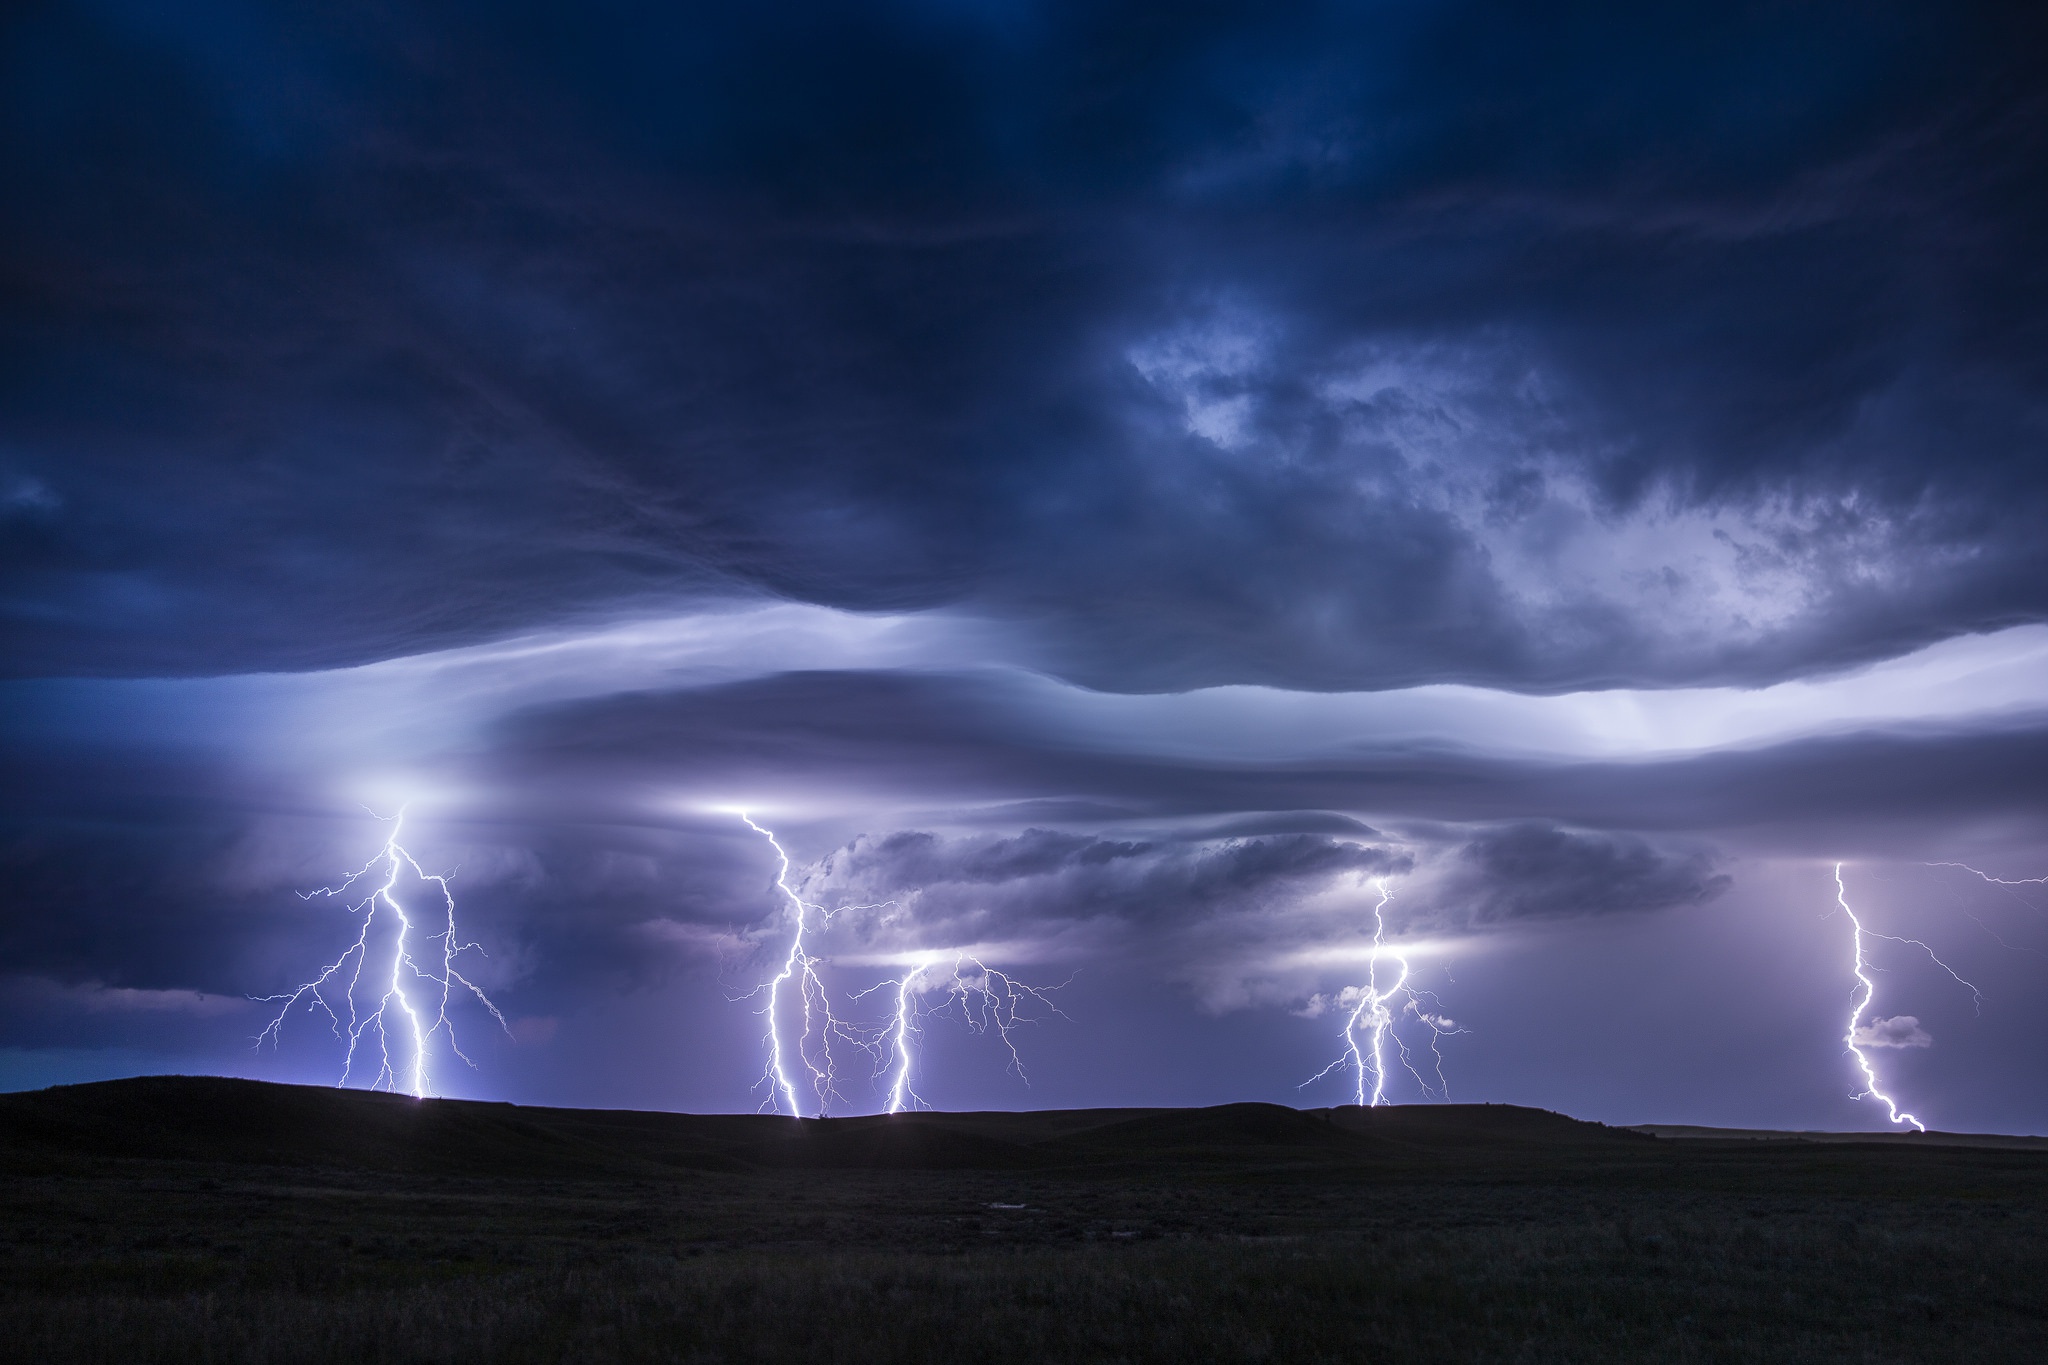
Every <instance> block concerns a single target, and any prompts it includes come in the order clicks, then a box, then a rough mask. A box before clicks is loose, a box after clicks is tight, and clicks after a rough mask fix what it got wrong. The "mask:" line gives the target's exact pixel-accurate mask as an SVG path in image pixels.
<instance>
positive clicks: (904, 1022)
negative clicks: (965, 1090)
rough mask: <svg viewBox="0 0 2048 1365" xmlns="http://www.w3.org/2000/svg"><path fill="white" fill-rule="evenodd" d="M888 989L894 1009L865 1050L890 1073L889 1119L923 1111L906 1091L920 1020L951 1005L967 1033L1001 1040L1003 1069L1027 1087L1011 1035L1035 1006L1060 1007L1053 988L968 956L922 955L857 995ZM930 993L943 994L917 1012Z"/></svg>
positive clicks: (916, 1098)
mask: <svg viewBox="0 0 2048 1365" xmlns="http://www.w3.org/2000/svg"><path fill="white" fill-rule="evenodd" d="M948 956H950V957H951V958H952V960H953V965H952V970H951V971H950V972H946V971H941V970H940V965H941V963H942V962H943V961H944V959H945V958H947V957H948ZM1062 984H1064V983H1062ZM890 986H894V987H895V988H896V1010H895V1013H894V1014H893V1015H892V1016H891V1018H890V1020H889V1022H888V1023H887V1024H886V1025H884V1026H883V1028H882V1030H881V1031H880V1034H879V1037H878V1038H876V1039H875V1040H874V1043H873V1044H871V1045H870V1050H871V1051H874V1052H875V1053H876V1054H877V1056H878V1058H883V1059H886V1060H885V1061H884V1065H885V1066H887V1067H888V1068H889V1069H890V1070H891V1071H892V1073H893V1074H892V1076H891V1079H890V1084H889V1101H888V1112H889V1113H891V1114H900V1113H902V1112H903V1110H904V1109H906V1108H919V1107H923V1106H924V1099H923V1097H921V1096H920V1095H919V1094H918V1093H917V1091H916V1090H915V1089H913V1088H912V1084H911V1072H912V1069H913V1067H914V1066H915V1064H916V1053H915V1049H914V1048H913V1046H912V1039H914V1038H916V1037H917V1036H918V1035H919V1034H920V1033H922V1032H923V1027H924V1021H925V1020H927V1019H932V1018H936V1017H938V1016H939V1015H942V1014H948V1013H950V1012H952V1010H953V1009H954V1007H955V1006H957V1007H958V1008H959V1012H960V1017H961V1019H962V1020H963V1021H964V1022H965V1023H966V1025H967V1027H968V1028H969V1029H971V1030H972V1031H974V1032H976V1033H994V1034H995V1035H996V1036H997V1037H998V1038H1000V1039H1001V1040H1002V1043H1003V1047H1004V1048H1005V1049H1006V1050H1007V1051H1008V1052H1009V1054H1010V1064H1009V1067H1008V1070H1010V1071H1012V1072H1015V1073H1016V1075H1017V1077H1018V1079H1019V1080H1022V1081H1023V1082H1024V1083H1025V1084H1026V1085H1029V1084H1031V1077H1030V1076H1029V1075H1028V1074H1027V1073H1026V1072H1025V1070H1024V1057H1023V1054H1022V1053H1020V1052H1019V1051H1018V1050H1017V1040H1016V1037H1015V1036H1014V1031H1015V1030H1016V1029H1017V1028H1019V1027H1020V1026H1022V1025H1025V1024H1030V1023H1035V1022H1037V1021H1036V1020H1035V1019H1034V1018H1033V1017H1032V1016H1030V1015H1028V1014H1025V1013H1023V1012H1022V1011H1023V1010H1024V1009H1026V1008H1027V1007H1028V1006H1030V1005H1031V1004H1033V1003H1034V1002H1035V1003H1036V1004H1039V1005H1043V1006H1045V1008H1046V1009H1048V1010H1050V1011H1052V1012H1053V1013H1054V1014H1060V1007H1059V1006H1058V1005H1057V1004H1055V1003H1054V1001H1053V999H1052V996H1051V992H1052V991H1056V990H1058V989H1060V987H1059V986H1049V987H1038V986H1031V985H1027V984H1026V983H1024V982H1022V981H1019V980H1018V979H1017V978H1016V977H1014V976H1011V975H1009V974H1008V973H1007V972H1003V971H999V970H997V969H996V968H994V967H990V966H988V965H987V964H986V963H984V962H982V961H981V959H980V958H978V957H976V956H974V955H973V954H972V953H962V952H955V953H950V954H948V953H931V954H928V955H926V956H925V957H924V958H922V959H921V960H919V961H918V962H916V963H914V964H912V966H911V968H910V970H909V971H907V972H905V973H904V974H903V975H902V976H901V977H900V978H898V979H896V980H893V981H884V982H881V983H879V984H878V985H875V986H871V987H869V988H868V989H867V990H865V991H862V992H860V993H859V994H860V995H863V996H864V995H871V994H873V993H874V992H875V991H878V990H883V989H886V988H887V987H890ZM935 993H941V994H943V996H944V998H943V999H942V1000H940V1001H939V1002H938V1003H937V1004H936V1005H933V1006H931V1007H929V1008H923V1007H920V1005H919V1003H918V1001H919V998H920V997H923V996H928V995H932V994H935ZM855 998H856V999H857V998H859V996H856V997H855ZM1061 1017H1063V1018H1064V1017H1065V1016H1064V1015H1062V1016H1061Z"/></svg>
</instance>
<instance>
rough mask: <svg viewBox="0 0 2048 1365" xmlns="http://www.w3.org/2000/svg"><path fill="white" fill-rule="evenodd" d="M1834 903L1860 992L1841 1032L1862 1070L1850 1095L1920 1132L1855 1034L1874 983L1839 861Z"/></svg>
mask: <svg viewBox="0 0 2048 1365" xmlns="http://www.w3.org/2000/svg"><path fill="white" fill-rule="evenodd" d="M1835 903H1836V904H1837V905H1839V906H1841V907H1842V913H1843V914H1845V915H1847V916H1848V917H1849V925H1850V930H1851V934H1852V938H1851V943H1852V946H1853V950H1854V957H1853V960H1852V962H1851V964H1850V969H1851V970H1852V971H1853V972H1854V973H1855V974H1856V980H1857V981H1858V982H1859V983H1860V984H1861V985H1862V988H1863V990H1862V994H1860V995H1858V996H1857V997H1856V1003H1855V1004H1854V1005H1852V1006H1851V1007H1850V1009H1849V1023H1848V1026H1847V1027H1846V1028H1845V1029H1844V1030H1843V1032H1842V1045H1843V1046H1844V1047H1846V1048H1848V1049H1849V1053H1850V1055H1851V1056H1853V1057H1854V1058H1855V1059H1856V1065H1857V1066H1858V1067H1860V1068H1861V1069H1862V1071H1863V1090H1862V1091H1861V1092H1860V1093H1858V1094H1857V1095H1855V1096H1854V1097H1853V1098H1855V1099H1859V1100H1861V1099H1874V1100H1879V1101H1882V1102H1883V1104H1884V1107H1885V1109H1886V1110H1887V1111H1888V1112H1889V1113H1890V1114H1891V1120H1892V1122H1893V1123H1910V1124H1912V1125H1913V1127H1914V1128H1916V1129H1918V1130H1919V1131H1920V1132H1923V1133H1924V1132H1926V1131H1927V1125H1926V1124H1924V1123H1922V1122H1920V1120H1919V1119H1917V1118H1915V1117H1913V1116H1912V1115H1911V1114H1909V1113H1907V1112H1906V1111H1904V1110H1903V1109H1900V1108H1899V1104H1898V1101H1897V1100H1894V1099H1893V1098H1892V1097H1891V1096H1890V1095H1887V1094H1886V1093H1885V1092H1884V1091H1883V1089H1881V1088H1880V1087H1879V1085H1878V1082H1877V1068H1875V1067H1874V1066H1872V1065H1871V1062H1870V1057H1869V1056H1868V1054H1866V1053H1865V1052H1864V1051H1863V1044H1862V1042H1861V1041H1860V1040H1859V1038H1858V1036H1857V1035H1858V1033H1859V1032H1860V1031H1861V1028H1862V1023H1863V1014H1864V1011H1866V1010H1868V1009H1869V1008H1870V1002H1871V1000H1872V999H1873V998H1874V997H1875V996H1876V995H1877V983H1876V982H1874V981H1872V980H1871V979H1870V976H1869V972H1870V970H1871V969H1870V963H1869V961H1868V960H1867V959H1866V958H1865V957H1864V955H1863V933H1864V930H1863V921H1862V920H1860V919H1857V918H1856V912H1855V911H1854V910H1853V909H1851V908H1850V906H1849V888H1848V886H1847V885H1845V884H1844V883H1843V881H1842V865H1841V864H1840V863H1836V864H1835Z"/></svg>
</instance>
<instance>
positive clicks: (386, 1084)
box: [256, 809, 511, 1099]
mask: <svg viewBox="0 0 2048 1365" xmlns="http://www.w3.org/2000/svg"><path fill="white" fill-rule="evenodd" d="M390 826H391V828H390V833H389V835H388V836H387V837H386V838H385V840H384V846H383V848H381V849H379V850H378V851H377V853H376V855H375V856H373V857H372V858H371V859H370V861H368V862H366V863H364V864H363V865H362V866H361V867H359V868H357V869H356V870H355V871H354V872H352V873H350V874H349V875H348V877H347V879H346V880H344V881H342V882H341V883H339V884H338V885H335V886H324V887H321V888H320V889H319V890H318V891H302V892H300V893H299V898H300V899H301V900H316V899H335V898H341V897H345V896H347V895H348V894H349V892H350V891H351V889H352V888H354V887H356V886H358V885H359V884H362V883H364V882H365V881H374V880H375V877H376V875H377V873H378V871H379V869H381V870H382V875H383V881H382V882H381V883H379V884H378V885H376V886H375V887H374V888H373V889H372V890H370V892H369V893H368V894H367V895H365V896H364V897H363V899H362V900H360V901H357V902H356V903H355V904H353V905H350V906H349V912H350V913H351V914H359V915H361V916H362V917H363V921H362V929H361V931H360V932H358V933H357V935H356V939H355V942H354V943H351V944H350V945H349V946H348V947H347V948H346V949H345V950H344V951H343V952H342V954H341V956H340V957H337V958H336V959H335V960H334V961H332V962H330V963H328V964H327V965H326V966H325V967H323V968H322V969H321V970H320V972H319V974H318V975H316V976H314V977H313V978H312V979H311V980H309V981H305V982H302V983H300V984H299V985H298V986H296V987H294V988H293V989H292V990H290V991H286V992H283V993H280V994H277V995H263V996H257V997H256V998H257V999H259V1000H275V1001H282V1002H283V1004H282V1005H280V1006H279V1008H278V1012H277V1016H276V1017H275V1018H273V1019H272V1020H271V1021H270V1023H269V1025H268V1026H267V1027H265V1028H264V1030H263V1032H262V1033H261V1034H259V1035H257V1039H256V1044H257V1046H258V1047H261V1046H262V1045H263V1043H264V1041H265V1040H266V1039H267V1040H268V1041H269V1042H270V1044H271V1045H272V1046H273V1047H275V1046H276V1045H277V1041H278V1035H279V1031H280V1029H281V1028H282V1027H283V1025H284V1021H285V1019H286V1017H287V1016H288V1015H290V1014H291V1012H292V1010H293V1008H294V1007H295V1006H297V1005H298V1004H299V1003H300V1002H301V1001H304V1002H305V1005H306V1008H307V1009H308V1010H319V1011H323V1012H324V1013H325V1014H326V1015H327V1018H328V1022H329V1024H330V1025H331V1026H332V1027H333V1029H334V1032H335V1035H336V1036H337V1037H339V1038H340V1039H341V1040H342V1041H343V1044H344V1046H345V1049H346V1050H345V1052H344V1054H343V1057H342V1066H341V1080H340V1082H339V1084H341V1085H347V1084H348V1082H349V1077H350V1076H351V1075H352V1074H353V1073H354V1071H355V1067H356V1052H357V1049H358V1048H359V1047H360V1046H361V1045H362V1043H363V1040H364V1038H365V1037H366V1036H367V1035H368V1034H369V1033H370V1032H371V1031H372V1030H375V1032H376V1036H377V1074H376V1076H375V1078H374V1079H373V1080H372V1081H371V1088H373V1089H378V1088H381V1089H386V1090H396V1089H398V1088H399V1071H400V1067H399V1065H398V1064H397V1063H395V1062H394V1061H393V1059H392V1041H393V1040H392V1034H393V1032H394V1030H396V1031H397V1032H398V1033H399V1034H400V1035H401V1038H402V1042H403V1051H404V1054H405V1058H404V1060H405V1065H404V1068H403V1069H404V1072H405V1084H404V1088H405V1089H406V1090H407V1091H409V1092H410V1093H411V1094H412V1095H413V1096H414V1097H415V1098H421V1099H423V1098H425V1097H426V1096H428V1095H430V1094H432V1093H433V1083H432V1079H431V1077H430V1076H429V1074H428V1050H429V1047H430V1045H431V1044H432V1043H433V1040H434V1039H435V1037H436V1036H443V1037H445V1038H446V1039H447V1042H448V1050H449V1051H450V1052H453V1053H454V1054H455V1055H456V1056H457V1057H459V1058H461V1059H462V1061H463V1062H464V1063H466V1064H468V1065H470V1066H475V1065H476V1064H475V1063H474V1062H471V1061H470V1059H469V1057H468V1055H467V1054H466V1053H464V1052H463V1050H462V1048H461V1046H460V1045H459V1044H457V1042H456V1041H455V1025H454V1022H453V1021H452V1020H451V1019H450V1018H449V1017H448V1007H449V1005H450V1004H451V1003H453V1001H454V999H455V997H456V994H457V992H456V988H457V987H458V986H459V987H461V988H462V989H463V990H465V991H467V992H469V994H471V995H473V996H475V997H476V998H477V1000H478V1001H479V1002H480V1003H481V1004H482V1005H483V1007H484V1008H485V1009H487V1010H489V1011H490V1013H491V1017H492V1018H493V1019H495V1020H497V1021H498V1026H499V1027H500V1028H504V1029H505V1030H506V1035H507V1036H508V1037H509V1036H510V1034H511V1030H510V1029H509V1028H507V1027H506V1024H505V1016H504V1015H502V1014H500V1013H499V1012H498V1007H497V1006H496V1005H495V1004H493V1003H492V1002H491V998H490V997H489V996H487V995H485V994H484V992H483V990H482V989H481V988H480V987H479V986H477V985H476V983H475V982H473V981H471V980H470V979H469V978H468V977H466V976H464V975H463V974H462V973H461V972H460V971H458V970H457V969H456V966H455V960H456V958H457V957H458V956H459V955H460V954H462V953H464V952H468V951H470V950H475V951H476V952H479V953H480V952H482V951H483V949H482V948H481V947H479V946H478V945H477V944H474V943H465V942H463V941H462V940H461V938H460V937H459V936H458V934H457V932H456V928H455V894H454V892H453V891H451V890H450V889H449V886H448V877H447V876H446V875H440V874H434V873H430V872H428V871H427V870H426V869H424V868H422V867H421V866H420V865H419V863H418V861H416V860H415V859H414V858H413V856H412V854H410V853H408V852H407V851H406V850H405V846H404V845H403V844H401V843H399V842H398V840H399V836H400V835H401V834H402V833H403V832H404V830H405V811H404V810H403V809H401V810H400V811H399V812H398V814H397V815H394V816H392V817H391V820H390ZM408 871H409V872H411V873H412V875H413V877H414V879H415V880H417V881H418V882H420V883H421V884H422V885H426V884H429V883H431V884H432V886H433V888H434V894H435V895H436V896H438V898H439V900H440V908H439V912H438V918H439V920H440V927H439V928H438V929H437V930H436V931H434V932H432V933H423V934H421V935H420V939H421V941H424V942H426V943H429V944H433V945H436V946H435V948H434V949H433V951H432V952H431V953H430V954H428V955H427V956H426V961H425V962H424V963H423V962H422V960H421V956H420V955H417V954H416V953H415V950H414V946H413V945H414V941H415V940H414V930H415V927H416V926H415V925H414V923H413V915H412V913H411V912H409V911H408V910H407V909H406V907H405V905H404V903H403V902H402V901H401V900H400V899H399V890H398V884H399V879H400V877H401V876H402V875H404V874H405V873H406V872H408ZM386 914H388V917H389V919H390V920H391V933H390V950H389V963H390V969H389V971H388V972H385V971H384V970H383V969H382V967H381V966H380V968H379V970H378V972H377V973H376V974H375V975H374V976H373V977H372V984H371V986H370V992H371V1000H370V1001H369V1002H366V1003H367V1004H371V1005H373V1006H374V1007H373V1008H359V1007H358V1004H357V999H358V995H359V993H360V992H361V991H362V990H363V987H364V980H363V976H364V971H365V969H366V968H367V967H368V965H369V962H370V958H371V956H372V954H373V953H374V952H376V951H377V949H376V947H375V946H374V945H373V944H372V942H371V936H372V933H373V931H374V930H375V929H376V927H377V924H378V920H379V917H380V915H386ZM344 974H345V979H344ZM409 986H411V987H412V988H413V989H411V990H409V989H408V987H409ZM415 993H417V994H418V995H419V996H420V997H421V998H420V999H418V1000H416V999H415V998H414V996H415ZM335 996H338V997H339V999H338V1000H337V999H336V998H334V997H335ZM337 1006H338V1007H339V1008H337ZM344 1011H345V1012H346V1014H347V1019H346V1022H344V1020H343V1017H342V1015H343V1012H344Z"/></svg>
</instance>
